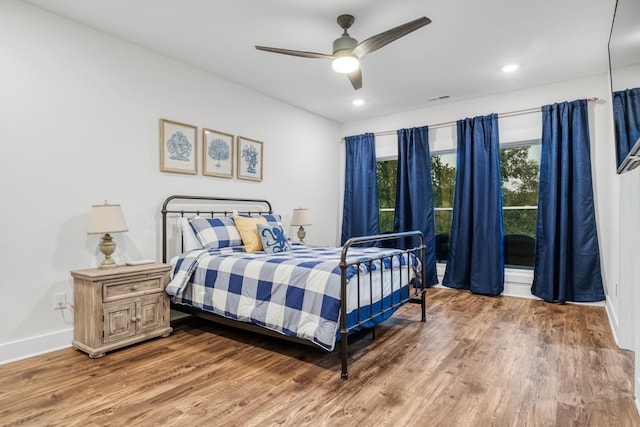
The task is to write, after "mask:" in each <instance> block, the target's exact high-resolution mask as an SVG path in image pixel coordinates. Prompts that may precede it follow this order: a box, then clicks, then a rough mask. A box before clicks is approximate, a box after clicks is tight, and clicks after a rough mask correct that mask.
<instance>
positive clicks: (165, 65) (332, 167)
mask: <svg viewBox="0 0 640 427" xmlns="http://www.w3.org/2000/svg"><path fill="white" fill-rule="evenodd" d="M0 56H1V57H2V66H1V67H0V129H2V136H3V137H2V140H1V141H0V144H1V146H2V148H3V150H2V156H0V178H1V180H2V208H1V209H2V210H1V214H0V218H1V219H2V221H0V236H1V237H0V242H1V243H0V244H1V245H2V257H0V270H1V271H2V272H3V274H2V276H1V278H0V289H1V290H2V294H3V296H2V298H0V363H3V362H7V361H10V360H14V359H18V358H23V357H26V356H29V355H31V354H36V353H39V352H45V351H50V350H52V349H55V348H59V347H67V346H69V345H70V342H71V339H72V334H73V313H72V309H71V308H68V309H65V310H61V311H60V310H59V311H54V310H53V308H52V307H53V302H52V300H53V294H54V293H56V292H66V293H67V295H68V299H69V300H70V302H71V299H72V294H73V286H72V281H71V278H70V275H69V270H74V269H81V268H88V267H93V266H96V265H97V264H98V263H99V259H100V257H99V256H98V255H99V253H98V249H97V246H98V242H99V240H100V236H97V235H91V236H89V235H87V234H86V229H87V224H88V213H89V210H90V207H91V205H93V204H100V203H102V202H103V201H104V200H105V199H107V200H108V201H109V202H111V203H120V204H121V205H122V207H123V210H124V215H125V218H126V221H127V224H128V226H129V232H127V233H121V234H116V235H115V236H114V237H115V241H116V243H117V249H116V252H115V254H114V259H115V260H116V261H117V262H120V263H122V262H125V261H128V260H134V259H142V258H154V259H160V256H161V248H160V212H159V211H160V208H161V204H162V201H163V200H164V199H165V198H166V197H167V196H169V195H171V194H208V195H219V196H240V197H259V198H267V199H269V200H270V201H271V202H272V204H273V206H274V210H275V211H277V212H278V213H282V215H283V219H284V222H285V224H288V222H289V221H290V217H291V212H292V209H293V208H294V207H298V206H299V205H303V206H305V207H308V208H310V209H311V213H312V216H313V220H314V221H313V225H312V226H309V227H306V228H307V241H308V242H309V243H311V244H328V245H333V244H335V242H336V235H335V230H336V229H337V216H336V214H335V213H336V211H337V209H338V208H337V204H338V203H339V199H338V197H337V196H336V193H335V189H336V188H337V187H338V185H339V184H338V180H339V178H338V176H339V175H340V174H341V171H340V170H339V165H338V164H337V162H336V161H335V159H336V158H338V157H339V150H340V145H339V144H338V143H337V141H338V138H339V133H338V128H339V127H338V125H337V124H335V123H333V122H330V121H327V120H325V119H322V118H319V117H317V116H314V115H312V114H309V113H307V112H304V111H302V110H299V109H296V108H294V107H291V106H289V105H287V104H284V103H281V102H278V101H275V100H273V99H271V98H268V97H265V96H263V95H260V94H257V93H255V92H252V91H249V90H247V89H244V88H242V87H239V86H236V85H233V84H231V83H228V82H226V81H224V80H221V79H218V78H216V77H213V76H211V75H209V74H206V73H204V72H202V71H200V70H197V69H194V68H190V67H188V66H185V65H183V64H181V63H179V62H176V61H174V60H171V59H168V58H166V57H163V56H160V55H157V54H155V53H152V52H149V51H146V50H144V49H141V48H139V47H136V46H134V45H132V44H129V43H126V42H123V41H121V40H119V39H116V38H113V37H110V36H108V35H105V34H102V33H99V32H97V31H95V30H93V29H90V28H89V27H86V26H83V25H79V24H76V23H74V22H73V21H70V20H67V19H64V18H60V17H58V16H56V15H53V14H50V13H48V12H45V11H42V10H40V9H37V8H34V7H32V6H30V5H27V4H25V3H22V2H19V1H13V0H2V1H1V2H0ZM160 118H167V119H171V120H176V121H180V122H185V123H189V124H192V125H196V126H198V128H199V129H198V138H199V139H201V129H202V128H203V127H207V128H211V129H216V130H219V131H223V132H227V133H231V134H234V135H242V136H245V137H249V138H253V139H257V140H260V141H263V142H264V180H263V181H262V182H260V183H256V182H250V181H240V180H237V179H224V178H213V177H205V176H203V175H201V174H198V175H196V176H193V175H181V174H171V173H162V172H160V171H159V148H158V146H159V142H158V139H159V136H158V128H159V124H158V120H159V119H160ZM199 144H200V142H199ZM198 158H199V159H200V158H201V156H200V153H199V154H198ZM308 159H313V161H309V160H308ZM198 170H199V171H200V170H201V166H200V165H198ZM290 231H292V232H294V231H295V230H293V229H291V230H290ZM294 235H295V234H294Z"/></svg>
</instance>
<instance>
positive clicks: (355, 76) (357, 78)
mask: <svg viewBox="0 0 640 427" xmlns="http://www.w3.org/2000/svg"><path fill="white" fill-rule="evenodd" d="M347 77H349V81H351V84H352V85H353V89H355V90H358V89H360V88H362V70H361V69H360V68H358V69H357V70H355V71H354V72H352V73H349V74H347Z"/></svg>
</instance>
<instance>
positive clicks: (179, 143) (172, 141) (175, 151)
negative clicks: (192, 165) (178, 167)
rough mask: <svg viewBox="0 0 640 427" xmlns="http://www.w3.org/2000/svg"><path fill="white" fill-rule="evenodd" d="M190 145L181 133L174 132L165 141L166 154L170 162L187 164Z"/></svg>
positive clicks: (189, 156)
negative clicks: (176, 161)
mask: <svg viewBox="0 0 640 427" xmlns="http://www.w3.org/2000/svg"><path fill="white" fill-rule="evenodd" d="M191 150H192V147H191V143H190V142H189V139H188V138H187V136H186V135H185V134H184V133H182V132H181V131H177V132H175V133H174V134H173V135H171V138H169V140H168V141H167V152H168V153H169V158H170V159H171V160H178V161H181V162H188V161H190V158H191Z"/></svg>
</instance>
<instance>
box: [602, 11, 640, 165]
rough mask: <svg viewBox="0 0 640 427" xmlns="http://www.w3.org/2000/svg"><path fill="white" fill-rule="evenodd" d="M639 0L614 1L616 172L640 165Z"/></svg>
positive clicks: (611, 66) (612, 52)
mask: <svg viewBox="0 0 640 427" xmlns="http://www.w3.org/2000/svg"><path fill="white" fill-rule="evenodd" d="M639 33H640V1H638V0H617V2H616V9H615V13H614V16H613V22H612V24H611V34H610V36H609V70H610V75H611V89H612V92H613V94H612V109H613V116H614V123H615V128H616V129H615V134H616V140H615V144H616V167H617V172H618V173H623V172H627V171H630V170H633V169H635V168H636V167H638V166H640V38H638V36H637V35H638V34H639Z"/></svg>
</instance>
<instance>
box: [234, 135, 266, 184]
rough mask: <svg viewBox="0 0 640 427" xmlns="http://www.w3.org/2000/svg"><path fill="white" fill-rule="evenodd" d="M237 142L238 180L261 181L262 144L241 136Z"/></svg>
mask: <svg viewBox="0 0 640 427" xmlns="http://www.w3.org/2000/svg"><path fill="white" fill-rule="evenodd" d="M237 140H238V151H237V152H238V154H237V156H238V172H237V176H238V178H239V179H248V180H251V181H262V142H260V141H256V140H253V139H249V138H245V137H243V136H239V137H238V138H237Z"/></svg>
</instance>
